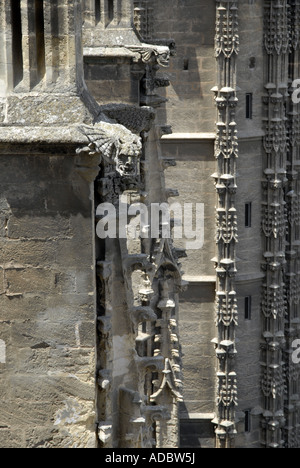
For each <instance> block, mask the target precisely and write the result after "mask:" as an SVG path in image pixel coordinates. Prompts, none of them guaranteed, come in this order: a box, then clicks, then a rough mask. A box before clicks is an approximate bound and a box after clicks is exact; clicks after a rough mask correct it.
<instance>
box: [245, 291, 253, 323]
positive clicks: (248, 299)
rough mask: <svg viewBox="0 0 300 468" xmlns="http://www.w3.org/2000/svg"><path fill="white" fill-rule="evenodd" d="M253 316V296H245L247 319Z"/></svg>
mask: <svg viewBox="0 0 300 468" xmlns="http://www.w3.org/2000/svg"><path fill="white" fill-rule="evenodd" d="M251 318H252V297H251V296H246V297H245V320H251Z"/></svg>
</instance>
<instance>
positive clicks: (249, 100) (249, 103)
mask: <svg viewBox="0 0 300 468" xmlns="http://www.w3.org/2000/svg"><path fill="white" fill-rule="evenodd" d="M252 117H253V94H252V93H247V94H246V119H252Z"/></svg>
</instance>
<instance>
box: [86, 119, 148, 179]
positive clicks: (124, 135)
mask: <svg viewBox="0 0 300 468" xmlns="http://www.w3.org/2000/svg"><path fill="white" fill-rule="evenodd" d="M80 130H81V132H82V133H84V134H85V136H86V137H87V139H88V141H89V144H88V146H87V147H84V148H82V149H79V150H78V153H81V152H88V153H89V154H96V153H99V154H101V156H102V158H103V160H104V162H106V163H107V164H111V165H114V166H115V168H116V171H117V172H118V173H119V174H120V175H121V176H122V177H133V176H135V175H137V168H138V161H139V158H140V155H141V152H142V141H141V138H140V137H139V136H137V135H135V134H134V133H132V132H131V131H130V130H128V129H127V128H126V127H124V126H123V125H120V124H114V123H108V122H99V123H96V124H95V125H94V126H86V125H85V126H82V127H81V128H80Z"/></svg>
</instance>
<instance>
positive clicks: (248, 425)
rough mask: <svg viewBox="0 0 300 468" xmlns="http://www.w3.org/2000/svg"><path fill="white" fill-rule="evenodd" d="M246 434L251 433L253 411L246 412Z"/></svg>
mask: <svg viewBox="0 0 300 468" xmlns="http://www.w3.org/2000/svg"><path fill="white" fill-rule="evenodd" d="M245 432H246V433H249V432H251V411H250V410H247V411H245Z"/></svg>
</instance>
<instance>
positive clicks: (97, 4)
mask: <svg viewBox="0 0 300 468" xmlns="http://www.w3.org/2000/svg"><path fill="white" fill-rule="evenodd" d="M95 19H96V24H98V23H100V21H101V0H95Z"/></svg>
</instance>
